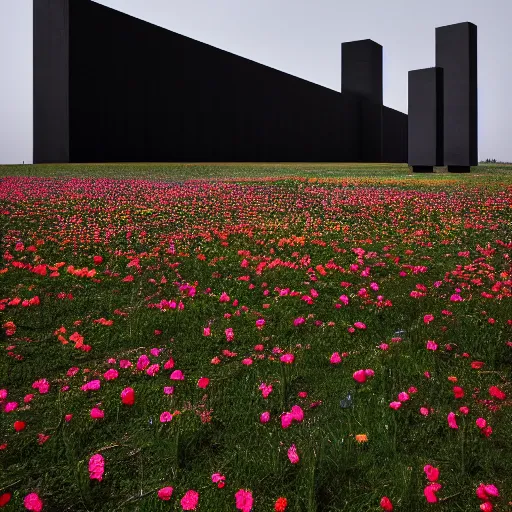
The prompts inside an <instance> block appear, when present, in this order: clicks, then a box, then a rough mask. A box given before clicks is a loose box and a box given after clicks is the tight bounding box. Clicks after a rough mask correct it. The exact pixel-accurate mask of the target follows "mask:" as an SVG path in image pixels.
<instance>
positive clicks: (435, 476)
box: [423, 464, 439, 482]
mask: <svg viewBox="0 0 512 512" xmlns="http://www.w3.org/2000/svg"><path fill="white" fill-rule="evenodd" d="M423 471H425V475H426V476H427V480H429V481H430V482H437V480H439V469H437V468H435V467H433V466H431V465H430V464H427V465H426V466H424V468H423Z"/></svg>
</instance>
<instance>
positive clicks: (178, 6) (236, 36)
mask: <svg viewBox="0 0 512 512" xmlns="http://www.w3.org/2000/svg"><path fill="white" fill-rule="evenodd" d="M32 1H35V2H37V1H38V0H0V164H1V163H22V161H25V163H27V162H29V163H30V162H32ZM71 1H73V0H71ZM98 3H100V4H104V5H107V6H109V7H112V8H114V9H117V10H119V11H122V12H126V13H127V14H130V15H132V16H135V17H137V18H140V19H143V20H145V21H149V22H151V23H154V24H156V25H160V26H162V27H165V28H167V29H169V30H172V31H174V32H178V33H179V34H183V35H186V36H188V37H192V38H193V39H197V40H199V41H202V42H204V43H208V44H210V45H212V46H215V47H217V48H221V49H223V50H227V51H229V52H231V53H235V54H237V55H241V56H243V57H246V58H248V59H251V60H254V61H256V62H260V63H262V64H265V65H267V66H270V67H272V68H276V69H279V70H281V71H285V72H286V73H290V74H292V75H295V76H298V77H300V78H304V79H306V80H309V81H310V82H314V83H317V84H320V85H323V86H325V87H329V88H331V89H334V90H336V91H340V90H341V43H342V42H344V41H354V40H358V39H373V40H374V41H376V42H377V43H379V44H381V45H382V46H383V48H384V50H383V53H384V104H385V105H386V106H388V107H391V108H394V109H396V110H400V111H402V112H407V72H408V71H409V70H412V69H420V68H426V67H432V66H434V65H435V27H438V26H442V25H450V24H452V23H459V22H463V21H470V22H472V23H475V24H476V25H477V27H478V121H479V127H478V138H479V141H478V149H479V151H478V153H479V159H480V160H482V159H485V158H496V159H498V160H507V161H512V145H511V129H510V123H511V120H512V95H511V93H510V88H511V87H512V37H511V35H510V31H511V30H512V29H511V26H512V25H511V22H512V0H100V1H99V2H98ZM91 37H94V30H91Z"/></svg>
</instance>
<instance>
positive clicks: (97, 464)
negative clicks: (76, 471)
mask: <svg viewBox="0 0 512 512" xmlns="http://www.w3.org/2000/svg"><path fill="white" fill-rule="evenodd" d="M104 471H105V459H104V458H103V455H101V454H99V453H97V454H96V455H93V456H92V457H91V458H90V459H89V478H90V479H91V480H98V482H101V481H102V479H103V473H104Z"/></svg>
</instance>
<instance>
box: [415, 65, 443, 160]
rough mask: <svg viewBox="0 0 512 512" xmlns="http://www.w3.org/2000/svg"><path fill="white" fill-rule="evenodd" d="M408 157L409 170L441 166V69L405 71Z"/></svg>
mask: <svg viewBox="0 0 512 512" xmlns="http://www.w3.org/2000/svg"><path fill="white" fill-rule="evenodd" d="M408 94H409V112H408V114H409V118H408V120H409V123H408V124H409V137H408V140H409V155H408V161H409V165H411V166H420V167H421V166H430V167H432V166H442V165H443V158H444V153H443V69H442V68H426V69H416V70H414V71H409V93H408Z"/></svg>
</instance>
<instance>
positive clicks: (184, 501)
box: [181, 489, 199, 510]
mask: <svg viewBox="0 0 512 512" xmlns="http://www.w3.org/2000/svg"><path fill="white" fill-rule="evenodd" d="M198 502H199V493H198V492H196V491H194V490H192V489H191V490H189V491H187V492H186V493H185V496H183V498H181V508H182V509H183V510H195V509H196V507H197V503H198Z"/></svg>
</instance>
